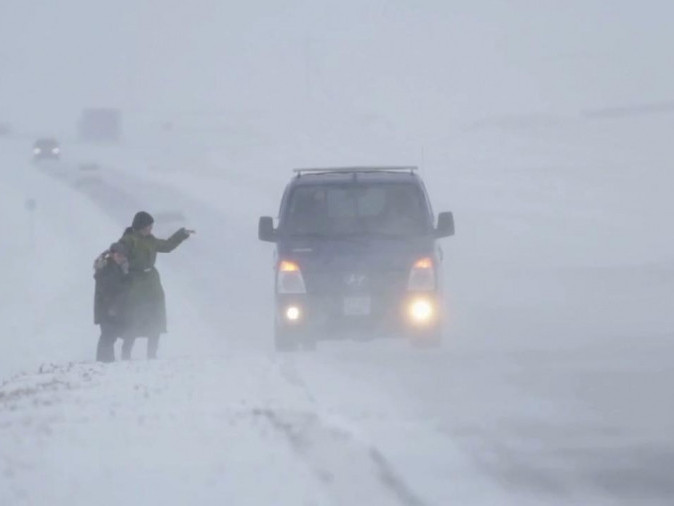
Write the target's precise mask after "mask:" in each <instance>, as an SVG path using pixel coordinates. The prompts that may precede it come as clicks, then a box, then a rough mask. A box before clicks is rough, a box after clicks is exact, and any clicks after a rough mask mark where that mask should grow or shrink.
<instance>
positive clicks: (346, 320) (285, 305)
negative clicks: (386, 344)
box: [275, 292, 443, 339]
mask: <svg viewBox="0 0 674 506" xmlns="http://www.w3.org/2000/svg"><path fill="white" fill-rule="evenodd" d="M275 318H276V325H277V328H280V329H283V330H285V331H290V332H292V331H297V332H302V333H304V332H310V333H312V334H314V335H315V336H316V338H317V339H331V338H339V337H342V336H344V335H349V334H354V333H357V334H364V335H367V336H399V335H405V334H427V333H431V332H436V331H438V330H439V329H440V328H441V326H442V320H443V318H442V301H441V297H440V296H439V294H438V293H436V292H423V293H405V294H403V295H399V294H396V295H393V294H378V295H370V294H325V295H315V294H302V295H277V297H276V315H275Z"/></svg>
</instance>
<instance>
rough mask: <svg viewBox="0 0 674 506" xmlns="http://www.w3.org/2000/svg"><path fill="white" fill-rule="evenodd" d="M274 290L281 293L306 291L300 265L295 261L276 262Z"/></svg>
mask: <svg viewBox="0 0 674 506" xmlns="http://www.w3.org/2000/svg"><path fill="white" fill-rule="evenodd" d="M276 291H277V293H282V294H300V293H307V289H306V286H305V284H304V278H303V277H302V271H301V270H300V266H299V265H297V264H296V263H295V262H290V261H288V260H282V261H281V262H279V264H278V269H277V278H276Z"/></svg>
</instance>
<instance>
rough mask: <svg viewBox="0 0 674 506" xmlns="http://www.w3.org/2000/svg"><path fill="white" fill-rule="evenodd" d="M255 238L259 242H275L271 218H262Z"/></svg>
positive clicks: (274, 231)
mask: <svg viewBox="0 0 674 506" xmlns="http://www.w3.org/2000/svg"><path fill="white" fill-rule="evenodd" d="M257 236H258V238H259V239H260V240H261V241H266V242H276V230H274V219H273V218H272V217H271V216H262V217H261V218H260V222H259V223H258V226H257Z"/></svg>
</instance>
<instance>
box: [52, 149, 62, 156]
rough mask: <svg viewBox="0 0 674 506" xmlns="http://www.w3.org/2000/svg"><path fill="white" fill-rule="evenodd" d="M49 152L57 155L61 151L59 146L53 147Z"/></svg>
mask: <svg viewBox="0 0 674 506" xmlns="http://www.w3.org/2000/svg"><path fill="white" fill-rule="evenodd" d="M51 152H52V153H53V154H55V155H58V154H59V153H60V152H61V148H53V149H52V150H51Z"/></svg>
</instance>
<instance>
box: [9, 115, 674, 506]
mask: <svg viewBox="0 0 674 506" xmlns="http://www.w3.org/2000/svg"><path fill="white" fill-rule="evenodd" d="M497 123H498V124H497V125H496V127H494V126H488V127H485V126H476V127H474V128H473V129H471V130H469V131H468V132H467V133H465V134H462V135H460V136H458V137H456V138H450V139H444V138H440V139H438V141H437V143H436V144H430V143H429V145H428V146H427V147H426V149H425V153H426V155H425V156H426V163H425V166H424V172H423V174H424V177H425V179H426V182H427V184H428V186H429V191H430V193H431V197H432V200H433V203H434V206H435V208H436V211H441V210H446V209H447V210H452V211H454V212H455V215H456V221H457V236H456V237H454V238H452V239H449V240H447V241H446V242H445V243H444V249H445V253H446V258H447V263H446V266H445V274H446V281H447V286H448V287H450V293H451V297H450V302H449V308H448V309H449V311H450V314H451V315H452V322H451V324H450V328H449V332H448V336H447V337H448V339H447V341H446V344H445V346H444V348H443V349H440V350H424V351H421V350H412V349H410V348H409V347H408V346H406V345H405V343H401V342H387V341H375V342H369V343H355V342H336V343H325V344H321V346H319V349H318V351H317V352H316V353H299V354H291V355H276V354H274V353H273V352H272V351H271V343H270V340H271V332H270V331H271V328H270V323H269V322H270V321H271V287H272V280H271V248H270V247H269V245H266V244H260V243H258V242H257V240H256V220H257V217H258V216H259V215H262V214H270V215H274V214H275V212H276V210H277V208H278V199H279V197H280V193H281V191H282V189H283V185H284V184H285V181H286V180H287V177H288V175H289V173H288V172H287V169H290V168H292V167H293V166H296V165H303V164H302V163H300V162H299V161H298V160H296V159H290V158H288V159H284V160H283V165H282V166H278V165H277V163H278V162H277V160H276V157H275V156H274V154H273V153H272V154H271V155H270V157H269V160H267V163H266V164H265V163H264V160H258V161H255V162H250V165H249V166H248V168H250V167H252V166H257V167H259V169H258V170H257V171H254V170H250V171H249V172H247V173H244V172H242V168H241V167H238V166H237V167H232V168H229V167H227V165H226V164H224V163H223V165H222V167H213V166H212V165H207V166H205V168H204V169H203V170H200V166H199V165H198V164H195V165H194V166H191V167H190V170H189V171H178V170H176V167H174V166H173V167H167V166H165V165H163V163H159V162H157V160H160V161H161V160H162V158H163V157H162V150H161V148H152V147H150V148H149V149H145V150H138V149H127V150H125V149H121V150H120V149H116V150H112V149H105V150H103V149H98V150H97V149H93V148H85V147H82V146H75V145H73V146H72V147H71V148H70V151H69V152H70V155H69V158H67V159H66V160H64V162H63V163H61V164H58V165H57V166H54V167H48V166H44V167H40V168H39V169H37V168H35V167H32V166H30V165H28V164H27V163H25V158H26V157H25V156H23V152H25V153H27V152H28V149H25V148H26V146H21V145H12V146H11V148H10V149H8V150H3V152H2V159H0V164H1V167H0V171H1V172H0V173H1V175H2V178H1V179H0V181H1V183H2V186H0V188H2V199H1V204H0V205H2V209H3V212H4V213H5V214H4V215H6V216H8V219H10V220H14V221H12V222H8V223H7V226H8V227H11V228H12V229H16V230H18V231H19V232H18V233H17V235H16V237H17V239H16V240H15V241H8V242H4V243H3V246H2V248H3V249H2V257H1V258H0V259H2V260H3V262H5V265H8V266H10V267H11V268H10V269H8V274H10V275H11V283H12V285H11V286H12V290H3V291H0V294H1V295H2V297H3V309H2V310H3V318H7V320H5V321H9V322H11V326H9V327H8V328H9V329H10V330H11V332H10V333H9V334H5V335H6V336H7V337H6V338H5V339H6V340H7V339H10V338H14V337H20V338H21V339H20V340H16V339H11V340H10V341H9V344H8V345H7V347H8V348H7V349H9V351H10V353H8V354H5V355H3V357H2V359H1V360H2V362H0V364H2V365H3V369H2V371H3V373H2V377H3V378H5V381H4V383H3V384H2V386H0V504H44V503H53V504H68V505H77V504H84V503H87V504H89V503H90V502H91V498H92V497H96V498H97V501H96V502H98V503H101V504H113V503H115V504H118V503H120V502H124V503H127V504H159V503H161V504H186V503H192V502H200V503H205V504H222V503H226V502H229V503H234V504H261V505H262V504H292V505H295V504H404V505H446V504H467V505H472V504H476V505H478V504H518V505H519V504H552V505H555V504H567V505H571V504H607V505H612V504H640V505H642V504H654V505H656V504H657V505H660V504H662V505H664V504H671V501H672V497H674V489H673V488H672V485H671V480H670V477H669V476H668V470H669V469H671V466H672V465H673V464H674V441H673V440H672V434H674V431H673V430H672V427H674V418H673V417H674V410H673V409H672V406H671V402H669V401H668V396H667V391H666V387H665V385H667V384H668V383H669V382H671V381H672V379H674V371H673V370H672V366H671V364H670V361H669V360H668V357H670V356H671V352H672V348H673V347H674V343H673V339H674V333H673V330H674V326H673V325H672V314H674V312H673V311H671V309H672V308H671V301H672V300H674V298H672V297H671V295H672V293H674V278H673V277H672V267H673V262H674V255H672V251H673V248H672V240H671V238H669V237H668V236H666V234H662V233H658V232H660V231H661V230H666V228H665V227H666V226H667V222H668V220H667V217H668V216H670V215H671V211H672V208H671V202H669V200H668V198H667V192H666V188H668V187H669V188H671V184H670V183H671V176H670V175H669V170H668V169H669V167H668V166H667V158H666V157H664V156H663V153H667V152H668V151H667V149H666V147H665V140H664V136H663V138H662V139H659V140H658V139H649V138H640V139H639V138H636V137H638V136H635V133H637V132H638V131H640V129H642V128H644V127H647V129H648V130H650V131H653V132H659V131H661V130H662V128H661V127H666V126H667V125H668V121H667V120H660V119H651V120H650V123H647V124H645V125H644V124H643V123H642V122H640V121H633V122H632V123H631V124H632V128H628V127H626V126H625V124H624V123H621V124H616V123H607V124H602V125H597V124H595V123H587V122H585V121H580V120H579V119H578V118H572V119H570V120H569V119H568V118H567V120H565V121H560V122H555V123H554V124H553V126H550V125H548V124H547V123H546V124H545V125H543V126H541V125H538V124H536V125H534V126H531V125H528V124H526V122H525V124H524V125H523V124H522V123H521V122H519V123H517V125H515V126H513V125H512V124H511V123H509V122H508V121H506V124H505V126H504V125H503V124H502V123H501V122H497ZM656 137H657V136H656ZM628 140H631V143H630V142H628ZM487 146H488V147H489V149H487V148H486V147H487ZM333 148H334V147H333ZM379 148H381V149H382V150H384V149H387V148H390V156H392V157H395V156H396V153H397V154H401V151H398V152H396V151H395V148H394V147H393V146H379ZM640 148H648V149H640ZM22 149H23V150H24V151H23V152H22ZM66 150H67V149H66ZM307 150H308V151H307V152H304V153H302V156H303V157H307V158H311V150H315V151H316V153H318V152H320V150H321V146H320V145H316V146H312V147H307ZM645 151H646V152H648V153H649V155H644V152H645ZM359 154H360V153H359ZM189 155H190V156H189V158H190V159H193V160H198V159H199V154H198V153H189ZM278 156H279V158H281V159H283V156H282V155H280V154H279V155H278ZM347 156H348V153H347V152H341V153H337V158H340V157H341V159H342V160H343V159H346V158H347ZM368 156H369V157H372V156H373V153H369V154H368ZM401 156H402V155H401ZM317 157H318V155H317ZM90 159H96V160H97V161H100V163H101V167H102V168H101V169H100V170H99V171H98V172H97V173H96V174H86V175H82V173H81V172H80V171H78V169H77V166H78V161H79V160H90ZM370 159H371V158H370ZM271 160H274V162H273V163H272V162H271ZM359 161H360V160H359ZM406 161H407V160H406ZM210 163H212V160H211V162H210ZM639 164H641V165H639ZM16 167H21V171H17V170H16ZM642 168H643V170H642ZM607 174H608V175H609V176H611V177H610V180H609V179H607V178H608V177H609V176H607ZM667 184H669V186H667ZM29 198H34V199H35V200H36V202H37V207H36V210H35V211H34V212H29V210H28V209H26V200H27V199H29ZM138 208H146V209H147V210H150V211H151V212H153V213H155V215H156V216H157V217H158V218H160V217H161V219H158V223H157V229H158V233H166V234H168V233H170V231H172V229H174V228H176V227H178V226H182V225H187V226H191V227H192V226H193V227H194V228H196V229H197V235H196V236H194V237H193V238H191V239H190V241H188V242H187V243H185V244H184V245H183V246H181V248H179V249H178V250H176V251H175V252H174V253H172V254H170V255H167V256H165V257H160V266H159V269H160V271H161V273H162V278H163V281H164V284H165V288H166V291H167V297H168V302H169V329H170V332H169V334H168V335H167V336H165V337H163V338H162V345H161V352H160V353H161V357H162V358H161V359H160V360H158V361H156V362H151V363H147V362H145V361H144V360H142V358H143V349H142V343H140V344H139V346H138V349H137V350H136V352H137V353H136V355H135V358H136V360H134V361H133V362H131V363H116V364H112V365H109V366H104V365H100V364H94V363H91V357H92V355H93V349H94V345H95V340H96V337H97V335H96V328H95V327H93V325H92V324H91V323H90V322H91V318H90V316H91V293H92V289H93V283H92V281H91V278H90V276H91V271H90V263H91V261H92V259H93V257H94V256H95V255H96V254H97V253H98V252H99V251H100V249H101V247H104V246H105V245H107V243H109V242H111V240H113V239H115V238H116V237H117V235H118V234H119V232H120V231H121V229H122V227H123V226H125V225H126V224H127V223H128V221H129V220H130V218H131V216H132V215H133V212H135V211H136V210H137V209H138ZM31 216H33V219H34V220H35V223H34V227H35V230H36V232H37V233H36V234H35V235H34V236H33V235H31V234H30V231H31V225H30V217H31ZM64 238H67V240H65V241H64ZM31 241H35V244H33V242H31ZM25 300H31V301H37V304H35V303H31V307H35V306H36V305H37V306H38V307H39V316H40V318H33V314H34V313H33V312H27V311H26V310H25V307H26V304H25V302H23V301H25ZM55 300H58V304H56V303H54V301H55ZM50 301H51V303H50ZM5 302H6V303H7V305H5ZM40 321H41V322H42V325H40V323H39V322H40ZM21 371H23V372H21ZM19 372H21V373H20V374H15V373H19Z"/></svg>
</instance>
